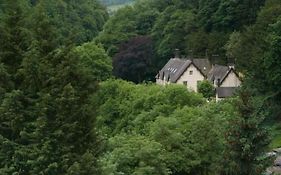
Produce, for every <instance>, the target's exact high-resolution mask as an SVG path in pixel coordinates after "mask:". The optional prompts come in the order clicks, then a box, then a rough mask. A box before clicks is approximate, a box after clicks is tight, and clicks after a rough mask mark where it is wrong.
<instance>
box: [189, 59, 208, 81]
mask: <svg viewBox="0 0 281 175" xmlns="http://www.w3.org/2000/svg"><path fill="white" fill-rule="evenodd" d="M193 63H194V64H195V66H196V67H197V68H198V69H199V70H201V72H202V73H203V74H204V75H205V77H207V75H208V73H209V71H210V70H211V68H212V64H211V63H210V61H209V59H193Z"/></svg>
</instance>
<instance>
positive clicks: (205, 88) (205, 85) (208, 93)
mask: <svg viewBox="0 0 281 175" xmlns="http://www.w3.org/2000/svg"><path fill="white" fill-rule="evenodd" d="M197 88H198V92H199V93H201V94H203V97H205V98H207V99H210V98H211V97H214V96H215V88H214V86H213V85H212V84H211V83H210V82H209V81H207V80H205V81H202V82H200V83H199V84H198V87H197Z"/></svg>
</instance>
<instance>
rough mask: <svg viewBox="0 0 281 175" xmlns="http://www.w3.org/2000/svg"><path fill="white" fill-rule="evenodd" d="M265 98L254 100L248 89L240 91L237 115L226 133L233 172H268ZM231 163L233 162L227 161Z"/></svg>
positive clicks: (245, 174) (249, 174) (227, 155)
mask: <svg viewBox="0 0 281 175" xmlns="http://www.w3.org/2000/svg"><path fill="white" fill-rule="evenodd" d="M263 105H264V104H263V101H260V100H259V99H252V98H251V97H250V94H249V92H246V91H244V92H241V94H240V99H239V101H238V102H237V105H236V106H237V108H238V114H237V116H234V117H233V118H232V119H231V120H230V127H229V129H228V132H227V133H226V139H227V142H228V148H229V150H228V151H227V153H226V159H229V160H230V161H233V162H234V164H233V167H231V166H230V167H231V169H230V173H234V174H239V175H258V174H261V173H262V172H263V171H265V168H266V167H265V166H264V165H266V164H264V163H263V162H262V159H260V157H262V156H263V155H262V153H264V152H265V148H266V146H267V145H268V144H269V135H268V131H267V130H266V128H265V127H264V124H265V117H266V115H265V114H264V112H265V109H264V106H263ZM227 164H228V165H232V164H231V162H227Z"/></svg>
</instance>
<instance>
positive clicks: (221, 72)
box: [208, 64, 230, 83]
mask: <svg viewBox="0 0 281 175" xmlns="http://www.w3.org/2000/svg"><path fill="white" fill-rule="evenodd" d="M229 70H230V69H229V67H228V66H222V65H217V64H216V65H214V66H213V67H212V69H211V70H210V72H209V74H208V80H209V81H211V82H212V81H214V80H218V79H219V80H223V79H224V77H225V76H226V75H227V74H228V72H229ZM219 83H221V82H219Z"/></svg>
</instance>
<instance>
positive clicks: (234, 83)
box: [220, 71, 241, 87]
mask: <svg viewBox="0 0 281 175" xmlns="http://www.w3.org/2000/svg"><path fill="white" fill-rule="evenodd" d="M240 85H241V81H240V80H239V78H238V77H237V76H236V74H235V73H234V72H233V71H231V72H230V73H229V74H228V76H227V77H226V78H225V79H224V81H223V82H222V84H221V85H220V87H238V86H240Z"/></svg>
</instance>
